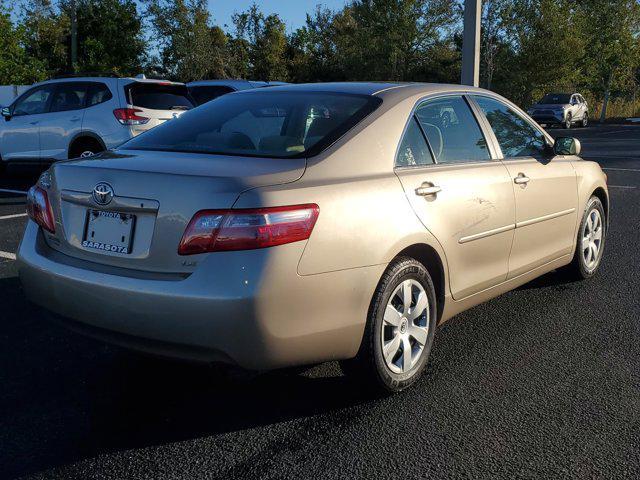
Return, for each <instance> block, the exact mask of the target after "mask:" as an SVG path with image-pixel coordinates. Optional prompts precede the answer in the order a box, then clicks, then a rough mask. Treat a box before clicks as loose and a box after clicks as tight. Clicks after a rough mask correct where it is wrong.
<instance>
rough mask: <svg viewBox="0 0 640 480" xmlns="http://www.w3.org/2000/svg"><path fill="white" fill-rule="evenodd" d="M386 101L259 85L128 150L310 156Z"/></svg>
mask: <svg viewBox="0 0 640 480" xmlns="http://www.w3.org/2000/svg"><path fill="white" fill-rule="evenodd" d="M380 103H381V100H380V99H379V98H377V97H373V96H369V95H351V94H343V93H333V92H332V93H325V92H274V91H270V90H269V89H255V90H251V91H247V92H242V93H238V94H234V95H225V96H223V97H220V98H218V99H216V101H214V102H210V103H207V104H205V105H203V106H201V107H199V108H197V109H195V110H193V111H191V112H187V113H185V114H183V115H181V116H180V117H178V118H177V119H175V120H172V121H171V122H167V123H165V124H163V125H160V126H158V127H156V128H154V129H152V130H150V131H149V132H147V133H145V134H144V135H141V136H139V137H136V138H134V139H132V140H130V141H129V142H127V143H126V144H124V145H123V146H122V148H124V149H137V150H162V151H178V152H194V153H212V154H221V155H237V156H253V157H272V158H296V157H308V156H313V155H316V154H317V153H319V152H320V151H322V150H323V149H325V148H326V147H328V146H329V145H331V144H332V143H333V142H335V141H336V140H337V139H338V138H339V137H341V136H342V135H344V133H346V132H347V131H348V130H349V129H351V128H352V127H353V126H355V125H356V124H357V123H358V122H360V121H361V120H362V119H363V118H364V117H365V116H366V115H368V114H369V113H370V112H372V111H373V110H374V109H375V108H376V107H377V106H378V105H379V104H380Z"/></svg>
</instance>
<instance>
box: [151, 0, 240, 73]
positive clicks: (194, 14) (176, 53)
mask: <svg viewBox="0 0 640 480" xmlns="http://www.w3.org/2000/svg"><path fill="white" fill-rule="evenodd" d="M147 15H148V17H149V19H150V21H151V25H152V29H153V30H154V36H155V37H156V38H159V39H160V40H159V44H160V45H159V46H160V63H161V71H163V72H164V73H165V74H167V75H169V76H170V77H172V78H175V79H179V80H180V81H184V82H188V81H193V80H202V79H206V78H225V77H227V76H228V75H227V72H228V64H227V61H226V55H225V54H226V48H227V41H228V39H227V36H226V35H225V34H224V32H223V31H222V29H221V28H220V27H211V26H210V15H209V11H208V9H207V2H206V0H176V1H170V0H150V1H149V2H148V8H147Z"/></svg>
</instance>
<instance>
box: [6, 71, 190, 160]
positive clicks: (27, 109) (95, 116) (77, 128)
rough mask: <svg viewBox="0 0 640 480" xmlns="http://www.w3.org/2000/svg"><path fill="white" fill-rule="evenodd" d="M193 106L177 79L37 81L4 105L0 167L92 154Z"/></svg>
mask: <svg viewBox="0 0 640 480" xmlns="http://www.w3.org/2000/svg"><path fill="white" fill-rule="evenodd" d="M193 106H194V104H193V101H192V100H191V98H190V96H189V94H188V91H187V88H186V86H185V85H184V84H181V83H174V82H166V81H159V80H148V79H144V78H110V77H75V78H61V79H55V80H49V81H46V82H42V83H38V84H36V85H34V86H33V87H32V88H30V89H29V90H27V91H26V92H25V93H23V94H22V95H20V96H19V97H18V98H17V99H16V100H15V101H14V102H13V103H12V104H11V105H10V106H8V107H4V108H3V109H2V116H3V117H4V118H3V119H0V160H2V162H0V167H2V166H3V165H4V164H7V163H14V162H15V163H17V162H33V161H40V162H50V161H56V160H66V159H68V158H76V157H86V156H89V155H93V154H95V153H98V152H101V151H103V150H108V149H111V148H115V147H117V146H118V145H120V144H122V143H124V142H126V141H127V140H129V139H131V138H133V137H135V136H136V135H138V134H139V133H141V132H144V131H146V130H149V129H150V128H153V127H155V126H157V125H160V124H161V123H163V122H164V121H166V120H171V119H173V118H175V117H177V116H179V115H180V114H182V113H183V112H184V111H185V110H189V109H191V108H193Z"/></svg>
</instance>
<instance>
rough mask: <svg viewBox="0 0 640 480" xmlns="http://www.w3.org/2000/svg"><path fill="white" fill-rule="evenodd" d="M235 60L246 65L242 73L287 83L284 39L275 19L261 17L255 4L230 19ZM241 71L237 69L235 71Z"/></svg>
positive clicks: (285, 40)
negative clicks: (233, 30)
mask: <svg viewBox="0 0 640 480" xmlns="http://www.w3.org/2000/svg"><path fill="white" fill-rule="evenodd" d="M233 24H234V25H235V38H234V42H235V43H234V46H235V48H236V50H237V55H236V57H235V58H237V59H242V60H244V61H246V62H247V63H246V72H245V71H243V72H242V73H246V74H248V75H249V76H250V77H252V78H256V79H260V80H286V79H287V73H288V68H287V58H286V56H285V54H286V53H287V46H288V41H287V36H286V33H285V30H286V27H285V24H284V22H283V21H282V20H281V19H280V17H279V16H278V15H275V14H272V15H269V16H266V17H265V16H264V14H263V13H262V12H261V11H260V10H259V8H258V6H257V5H256V4H253V5H252V6H251V7H249V9H248V10H247V11H245V12H242V13H236V14H235V15H234V16H233ZM240 69H242V70H244V68H242V67H240V68H239V70H240Z"/></svg>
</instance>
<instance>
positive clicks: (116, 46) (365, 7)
mask: <svg viewBox="0 0 640 480" xmlns="http://www.w3.org/2000/svg"><path fill="white" fill-rule="evenodd" d="M639 1H640V0H483V8H482V31H481V71H480V74H481V75H480V78H481V84H482V86H485V87H487V88H490V89H492V90H494V91H497V92H499V93H502V94H503V95H505V96H507V97H509V98H511V99H513V100H515V101H516V102H517V103H520V104H521V105H522V106H528V105H529V104H530V103H531V102H532V101H534V100H536V99H537V98H539V97H540V96H541V95H542V94H544V93H547V92H549V91H552V90H558V91H561V90H564V91H575V90H579V91H581V92H582V93H583V94H584V95H585V97H587V98H588V99H590V102H591V103H592V108H593V110H594V111H595V110H598V111H602V112H603V113H602V115H603V118H604V117H605V116H606V105H607V103H608V101H609V98H610V97H611V98H616V99H618V100H616V102H614V103H615V105H616V108H615V109H616V111H622V110H624V108H623V107H621V106H620V105H623V104H624V101H625V100H624V99H625V98H626V99H627V100H629V101H630V100H631V99H633V98H636V95H635V92H636V90H637V85H638V83H639V82H640V43H639V42H640V40H639V39H640V7H639ZM0 2H2V0H0ZM22 3H23V8H22V15H21V16H20V17H19V22H18V24H17V25H16V24H15V22H12V19H14V20H15V16H11V15H9V14H8V11H7V10H6V9H4V8H3V9H2V11H1V14H0V22H2V26H3V28H2V31H1V32H0V42H1V43H0V47H2V50H1V51H0V75H2V76H3V78H4V79H5V80H4V82H5V83H8V82H9V79H14V80H12V81H17V79H23V81H25V82H28V81H31V80H35V79H40V78H43V77H46V76H50V75H54V74H57V73H61V72H64V71H68V70H69V68H70V58H69V57H70V54H69V50H70V20H69V19H70V16H71V10H70V8H71V4H72V0H57V1H56V0H23V2H22ZM75 3H76V5H77V18H78V44H79V48H78V69H79V70H83V71H87V70H92V71H111V72H115V73H118V74H121V75H129V74H135V73H138V72H140V70H141V69H144V70H145V71H146V72H147V73H151V74H152V75H153V74H156V75H160V76H166V77H170V78H172V79H176V80H181V81H191V80H200V79H207V78H229V77H234V78H253V79H260V80H287V81H292V82H310V81H350V80H383V81H384V80H390V81H432V82H449V83H457V82H458V81H459V75H460V57H461V54H460V51H461V44H462V41H461V38H462V5H463V2H462V0H350V1H349V2H348V3H347V4H346V5H345V6H344V7H343V8H342V9H340V10H337V11H332V10H329V9H327V8H324V7H321V6H318V7H316V9H315V10H314V11H313V12H311V13H310V14H308V15H307V19H306V22H305V24H304V25H303V26H302V27H300V28H298V29H296V30H295V31H293V32H290V33H289V34H288V33H287V28H286V25H285V23H284V22H283V21H282V19H281V18H280V17H279V16H278V15H277V14H271V15H265V14H264V13H263V12H262V11H261V10H260V7H259V4H257V3H256V4H254V5H252V6H251V7H250V8H248V9H247V10H246V11H243V12H240V13H236V14H235V15H234V16H233V19H232V20H233V21H232V25H231V26H230V28H229V27H227V26H224V28H222V27H220V26H218V25H216V24H215V22H214V21H213V18H212V17H211V13H210V12H209V8H208V2H207V0H138V1H135V0H76V1H75ZM140 4H141V5H143V8H142V10H141V11H142V13H141V12H140V11H139V5H140ZM143 20H144V23H143ZM145 39H146V40H147V41H145ZM620 99H622V100H620ZM594 102H595V103H597V105H596V104H595V103H594ZM601 106H602V108H601ZM628 110H629V111H632V110H633V109H632V108H629V109H628Z"/></svg>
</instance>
